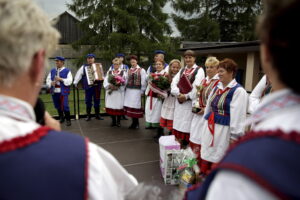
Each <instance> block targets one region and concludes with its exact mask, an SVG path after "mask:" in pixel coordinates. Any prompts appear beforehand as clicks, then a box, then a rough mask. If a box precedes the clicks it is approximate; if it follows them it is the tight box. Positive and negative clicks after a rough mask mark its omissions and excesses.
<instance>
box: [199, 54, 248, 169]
mask: <svg viewBox="0 0 300 200" xmlns="http://www.w3.org/2000/svg"><path fill="white" fill-rule="evenodd" d="M236 72H237V64H236V63H235V62H234V61H233V60H231V59H228V58H226V59H224V60H222V61H221V62H220V63H219V66H218V75H219V79H220V82H219V83H218V85H217V86H216V87H215V88H214V89H213V90H212V92H211V93H210V95H209V97H208V101H207V106H206V108H205V113H204V117H205V122H204V125H203V129H202V135H201V159H202V160H203V164H202V165H201V166H202V169H201V172H202V173H204V174H208V172H209V171H210V169H211V166H212V164H213V163H217V162H219V161H220V160H221V159H222V157H223V156H224V154H225V152H226V150H227V148H228V146H229V144H230V142H233V141H235V140H236V139H237V138H239V137H240V136H243V135H244V123H245V120H246V111H247V101H248V94H247V92H246V90H245V89H244V88H243V87H242V86H241V85H240V84H238V83H237V82H236V80H235V78H234V77H235V75H236Z"/></svg>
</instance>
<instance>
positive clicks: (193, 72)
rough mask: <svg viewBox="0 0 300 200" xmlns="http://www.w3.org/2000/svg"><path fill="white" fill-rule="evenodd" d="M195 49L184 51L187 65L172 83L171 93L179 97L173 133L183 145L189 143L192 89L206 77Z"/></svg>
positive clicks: (176, 104)
mask: <svg viewBox="0 0 300 200" xmlns="http://www.w3.org/2000/svg"><path fill="white" fill-rule="evenodd" d="M195 61H196V55H195V52H194V51H191V50H187V51H185V53H184V62H185V64H186V66H185V67H184V68H183V69H181V70H180V71H179V73H177V74H176V76H175V77H174V79H173V81H172V84H171V94H172V95H174V96H175V97H176V98H177V101H176V102H175V110H174V121H173V134H174V135H175V137H176V138H177V140H179V141H181V142H182V144H183V145H187V144H188V142H189V137H190V130H191V121H192V117H193V113H192V101H191V95H192V93H193V91H192V90H196V85H199V84H200V83H201V81H202V80H203V79H204V78H205V75H204V70H203V69H202V68H201V67H198V66H197V65H196V63H195Z"/></svg>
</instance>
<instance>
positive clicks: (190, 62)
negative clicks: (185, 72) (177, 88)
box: [184, 55, 196, 67]
mask: <svg viewBox="0 0 300 200" xmlns="http://www.w3.org/2000/svg"><path fill="white" fill-rule="evenodd" d="M195 61H196V58H195V57H193V56H189V55H187V56H184V62H185V64H186V65H187V66H188V67H192V66H193V65H194V64H195Z"/></svg>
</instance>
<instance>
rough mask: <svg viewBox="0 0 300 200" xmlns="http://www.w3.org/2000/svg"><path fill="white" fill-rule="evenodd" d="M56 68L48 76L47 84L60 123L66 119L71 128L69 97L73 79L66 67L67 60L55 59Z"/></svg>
mask: <svg viewBox="0 0 300 200" xmlns="http://www.w3.org/2000/svg"><path fill="white" fill-rule="evenodd" d="M55 63H56V67H55V68H53V69H51V71H50V73H49V74H48V76H47V79H46V83H47V86H48V87H49V88H50V92H51V94H52V100H53V103H54V106H55V108H56V110H57V112H58V115H59V119H60V123H63V122H64V120H65V118H66V125H67V126H71V117H70V107H69V100H68V96H69V94H70V86H71V84H72V81H73V77H72V74H71V71H70V69H68V68H66V67H64V64H65V58H64V57H61V56H57V57H56V58H55Z"/></svg>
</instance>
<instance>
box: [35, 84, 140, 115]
mask: <svg viewBox="0 0 300 200" xmlns="http://www.w3.org/2000/svg"><path fill="white" fill-rule="evenodd" d="M74 91H75V94H76V96H75V100H74ZM78 92H79V101H78V100H77V90H73V89H71V92H70V95H69V107H70V113H71V115H74V114H75V110H76V113H78V105H77V102H79V111H80V115H85V114H86V106H85V102H84V99H85V98H84V96H85V93H84V90H83V89H78ZM39 97H40V98H41V99H42V100H43V102H44V104H45V107H46V110H47V111H48V112H49V113H50V115H52V116H58V113H57V111H56V109H55V108H54V104H53V101H52V96H51V94H50V93H49V94H40V96H39ZM100 98H101V101H100V113H106V112H105V89H104V88H102V89H101V97H100ZM145 100H146V98H145V97H142V107H143V108H144V107H145ZM74 102H76V108H74ZM93 113H94V109H92V114H93Z"/></svg>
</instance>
